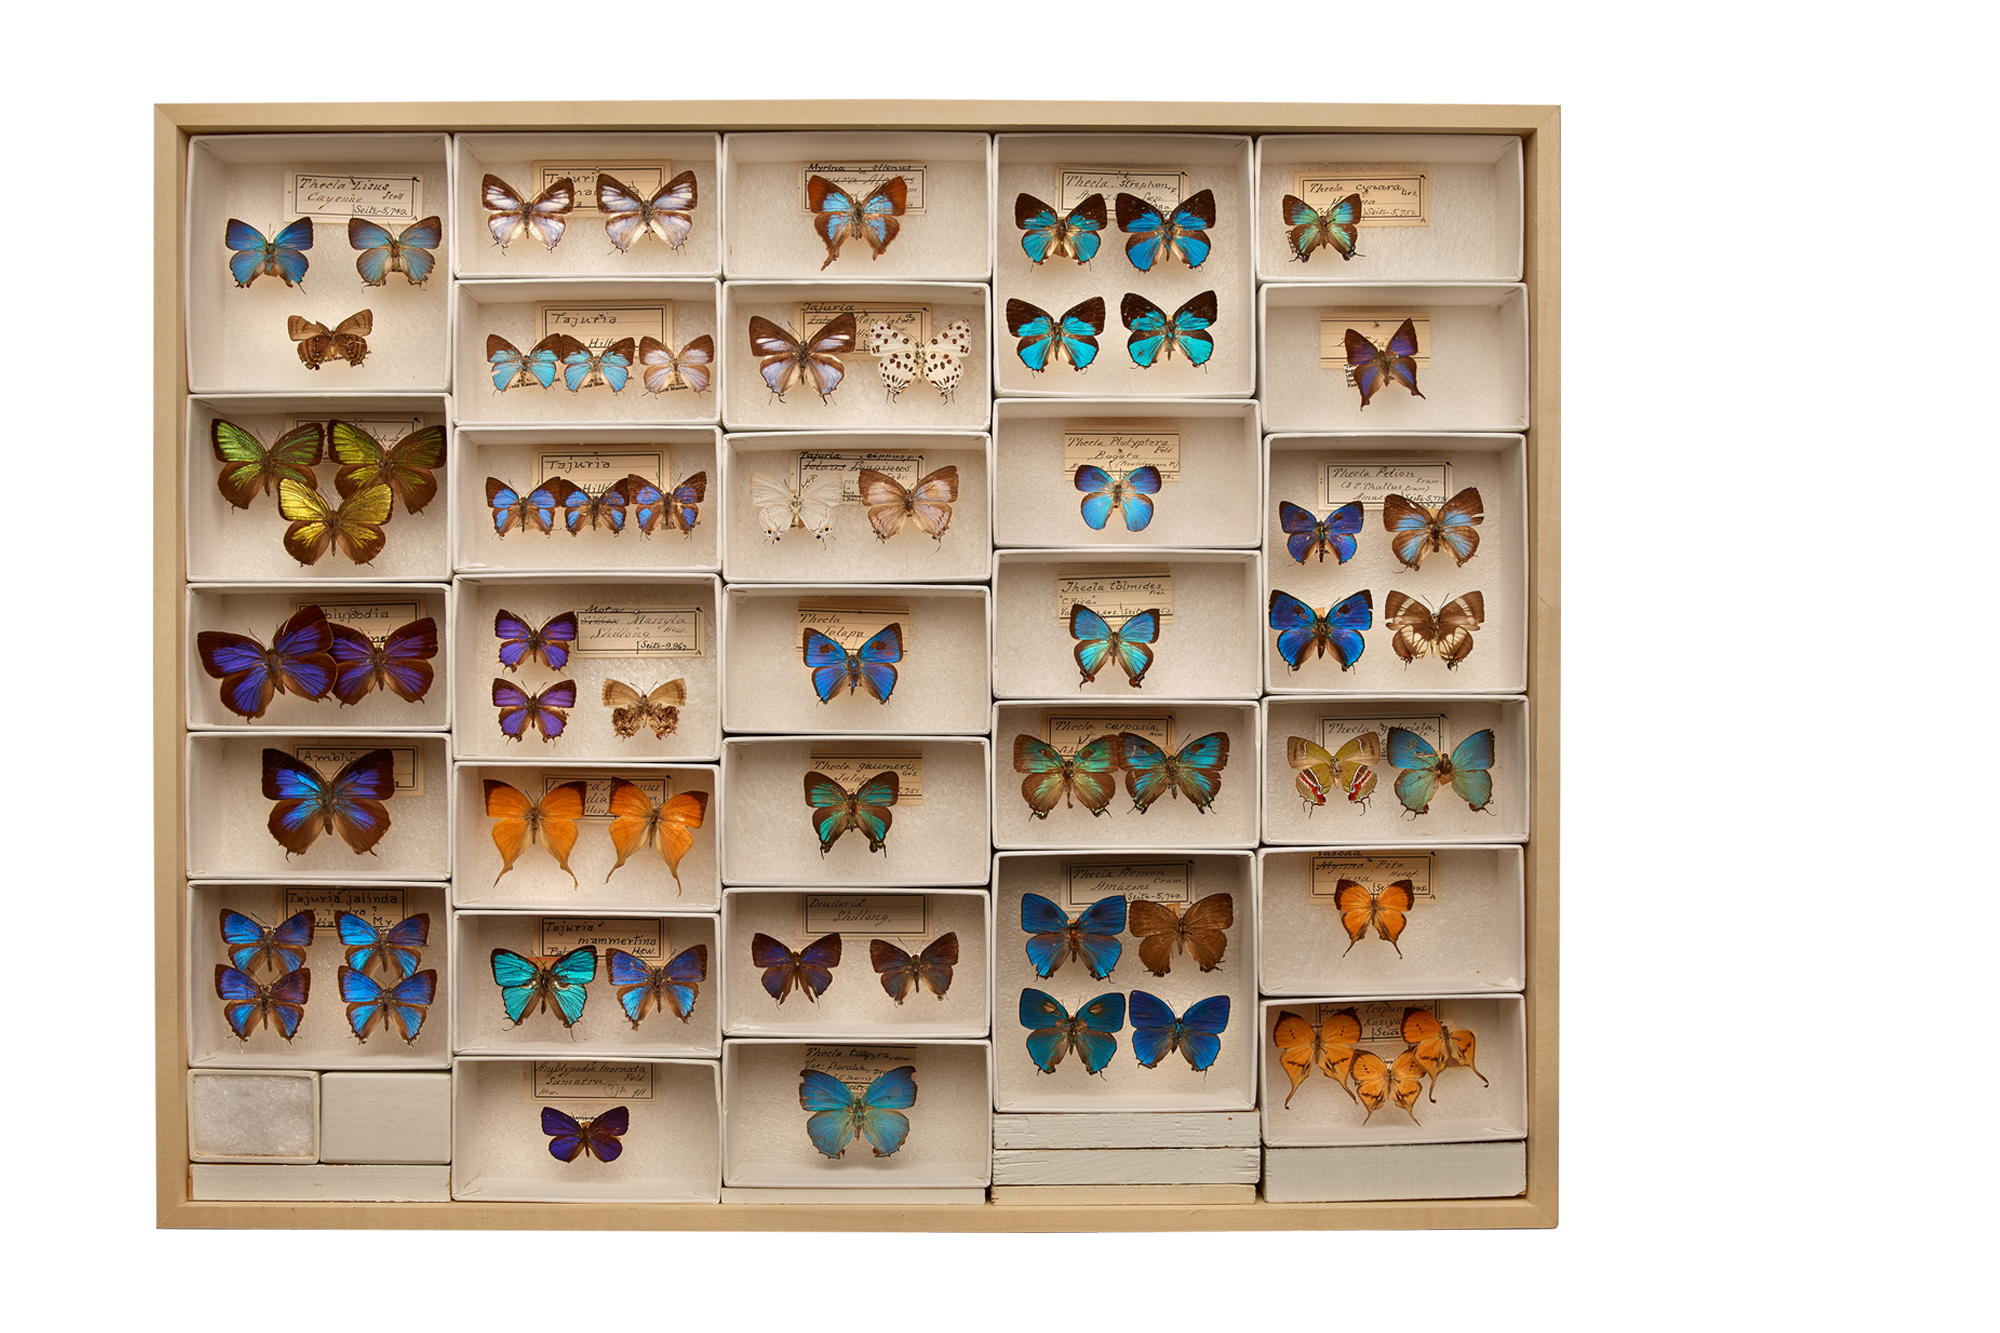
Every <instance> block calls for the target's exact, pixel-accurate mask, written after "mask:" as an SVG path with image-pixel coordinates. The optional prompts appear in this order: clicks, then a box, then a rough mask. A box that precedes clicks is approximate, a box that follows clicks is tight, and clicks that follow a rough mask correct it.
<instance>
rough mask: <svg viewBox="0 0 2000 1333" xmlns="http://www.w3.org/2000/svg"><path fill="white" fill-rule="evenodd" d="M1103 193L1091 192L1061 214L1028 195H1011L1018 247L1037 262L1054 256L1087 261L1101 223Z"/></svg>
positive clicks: (1094, 251)
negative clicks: (1018, 237) (1017, 232)
mask: <svg viewBox="0 0 2000 1333" xmlns="http://www.w3.org/2000/svg"><path fill="white" fill-rule="evenodd" d="M1105 221H1106V218H1105V212H1104V196H1103V195H1101V194H1093V195H1091V196H1090V198H1088V199H1086V200H1084V201H1083V202H1082V203H1080V204H1078V205H1077V206H1076V207H1075V208H1072V209H1071V210H1070V211H1069V216H1068V217H1064V216H1062V215H1061V214H1059V213H1057V212H1056V210H1055V208H1054V207H1053V206H1052V205H1049V204H1045V203H1043V202H1042V201H1041V200H1039V199H1037V198H1035V196H1033V195H1032V194H1019V195H1016V196H1015V197H1014V225H1015V226H1017V227H1019V228H1020V229H1021V232H1022V235H1021V249H1022V250H1023V251H1025V252H1026V253H1027V256H1028V258H1030V259H1032V260H1034V261H1035V262H1036V263H1037V264H1039V263H1041V262H1042V261H1043V260H1044V259H1047V258H1049V256H1051V255H1054V256H1056V257H1057V258H1070V259H1074V260H1076V262H1077V263H1079V264H1088V263H1089V262H1090V261H1091V260H1093V259H1095V258H1096V257H1097V247H1098V244H1099V243H1100V242H1101V241H1102V240H1103V239H1104V238H1103V237H1102V236H1100V235H1098V233H1099V232H1101V231H1103V230H1104V224H1105Z"/></svg>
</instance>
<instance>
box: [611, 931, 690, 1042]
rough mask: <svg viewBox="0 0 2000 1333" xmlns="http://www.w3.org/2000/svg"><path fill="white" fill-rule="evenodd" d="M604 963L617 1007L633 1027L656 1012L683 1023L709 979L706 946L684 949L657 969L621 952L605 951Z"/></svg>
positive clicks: (643, 960)
mask: <svg viewBox="0 0 2000 1333" xmlns="http://www.w3.org/2000/svg"><path fill="white" fill-rule="evenodd" d="M604 964H605V968H606V970H607V971H608V972H609V973H610V975H611V984H612V985H613V986H615V987H617V988H618V1007H619V1008H621V1009H623V1010H624V1011H625V1017H626V1019H627V1020H628V1021H629V1022H630V1023H631V1024H632V1026H633V1027H635V1028H636V1027H638V1026H639V1023H640V1020H642V1019H643V1018H645V1017H646V1015H647V1014H649V1013H651V1012H652V1011H653V1010H655V1009H658V1010H659V1011H660V1012H661V1013H670V1014H672V1015H673V1016H674V1017H675V1018H678V1019H680V1020H681V1022H683V1023H685V1022H687V1021H688V1017H689V1016H690V1015H691V1014H693V1013H694V1003H695V1000H696V998H697V997H699V995H700V994H701V983H702V982H704V981H706V980H708V946H707V945H706V944H696V945H693V946H691V947H689V948H686V949H683V950H681V951H680V952H679V953H677V954H675V955H674V956H673V957H672V958H670V959H668V960H667V961H666V962H664V963H662V964H660V965H659V966H658V967H655V966H653V965H652V964H651V963H648V962H647V961H646V960H645V959H643V958H641V957H639V956H638V955H637V954H631V953H627V952H625V950H623V949H606V950H605V951H604Z"/></svg>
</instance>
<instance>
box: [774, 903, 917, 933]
mask: <svg viewBox="0 0 2000 1333" xmlns="http://www.w3.org/2000/svg"><path fill="white" fill-rule="evenodd" d="M929 907H930V899H928V898H926V897H924V896H923V895H922V894H915V893H895V894H887V893H874V894H859V895H856V894H826V893H804V894H800V895H799V929H800V931H801V932H802V933H803V934H804V935H805V936H806V938H808V939H815V940H816V939H818V938H819V937H820V936H822V935H832V934H836V933H837V934H840V935H858V936H862V937H864V938H866V937H876V936H881V937H889V938H898V937H903V936H917V935H923V936H926V937H927V936H928V935H929V934H930V911H929Z"/></svg>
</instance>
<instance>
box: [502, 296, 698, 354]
mask: <svg viewBox="0 0 2000 1333" xmlns="http://www.w3.org/2000/svg"><path fill="white" fill-rule="evenodd" d="M535 323H536V327H537V328H539V329H540V330H541V332H540V333H539V334H537V335H536V338H537V340H538V341H539V340H540V339H542V338H546V337H548V336H549V335H550V334H552V333H567V334H568V335H569V336H570V337H572V338H574V339H576V340H577V341H578V342H580V343H582V344H583V345H584V346H585V347H588V348H589V349H590V350H591V351H593V352H601V351H603V350H604V349H605V348H607V347H609V346H611V344H613V343H615V342H618V341H620V340H621V339H624V338H631V339H633V340H634V341H636V340H638V339H640V338H646V337H652V338H658V339H659V340H660V341H661V342H663V343H666V344H668V345H669V346H671V345H672V343H673V341H674V307H673V302H671V301H668V302H663V303H661V304H658V305H567V304H564V305H555V304H550V303H547V302H543V303H542V304H539V305H537V306H536V307H535ZM637 357H638V353H637V352H636V351H635V352H634V353H633V358H634V359H633V364H634V365H636V364H638V361H637Z"/></svg>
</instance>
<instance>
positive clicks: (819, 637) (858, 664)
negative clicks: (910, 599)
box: [804, 621, 903, 703]
mask: <svg viewBox="0 0 2000 1333" xmlns="http://www.w3.org/2000/svg"><path fill="white" fill-rule="evenodd" d="M804 648H805V655H806V665H807V666H809V667H811V668H812V683H813V690H814V691H815V692H816V693H817V694H818V695H819V701H820V702H821V703H827V702H829V701H830V700H831V699H832V698H833V696H834V695H836V694H838V693H839V692H840V687H841V686H842V685H845V686H847V692H848V693H849V694H852V693H854V691H855V688H856V687H857V686H866V687H867V690H868V692H869V693H870V694H872V695H874V696H875V697H876V698H877V699H879V700H881V701H882V702H883V703H888V702H889V696H890V694H892V693H893V692H894V691H895V689H896V665H895V664H896V663H898V662H900V661H902V660H903V625H902V622H901V621H897V622H896V623H895V624H892V625H888V626H886V627H884V628H883V629H881V630H880V631H878V632H877V633H876V634H875V636H874V637H873V638H871V639H869V640H868V642H866V643H864V644H862V645H861V646H860V647H859V648H856V649H855V650H854V651H853V652H851V653H850V652H848V651H847V649H845V648H843V647H841V645H840V644H839V643H837V642H836V641H834V640H833V639H830V638H828V637H827V636H826V635H824V634H821V633H820V632H819V631H818V630H816V629H809V630H807V631H806V633H805V644H804Z"/></svg>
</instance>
